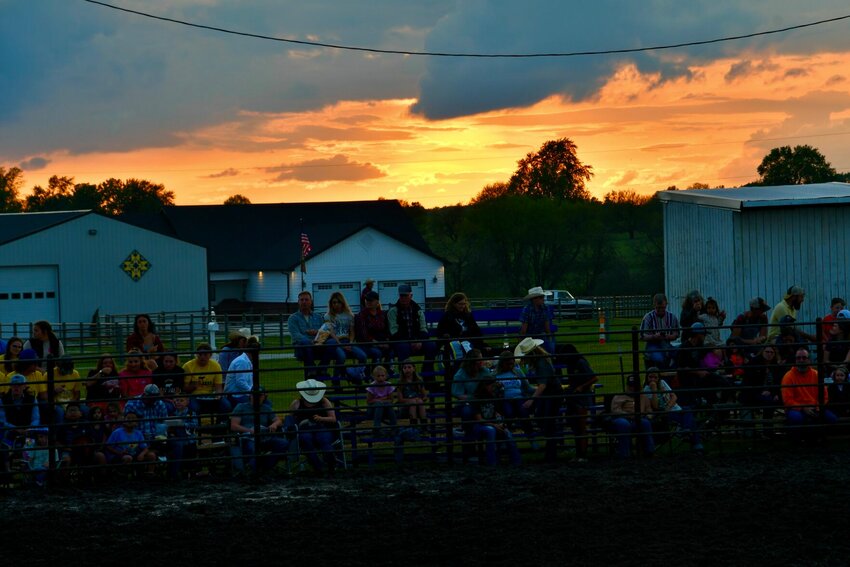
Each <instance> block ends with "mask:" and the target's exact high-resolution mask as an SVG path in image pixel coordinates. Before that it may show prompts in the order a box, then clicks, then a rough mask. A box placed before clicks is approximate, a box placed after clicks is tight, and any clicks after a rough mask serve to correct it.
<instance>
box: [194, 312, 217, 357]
mask: <svg viewBox="0 0 850 567" xmlns="http://www.w3.org/2000/svg"><path fill="white" fill-rule="evenodd" d="M195 344H196V343H195V314H194V313H189V348H190V349H191V348H195ZM213 348H214V347H213Z"/></svg>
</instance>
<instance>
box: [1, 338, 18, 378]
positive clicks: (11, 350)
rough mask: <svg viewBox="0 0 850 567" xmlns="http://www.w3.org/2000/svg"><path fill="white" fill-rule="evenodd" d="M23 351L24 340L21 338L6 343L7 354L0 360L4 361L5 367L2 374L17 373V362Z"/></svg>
mask: <svg viewBox="0 0 850 567" xmlns="http://www.w3.org/2000/svg"><path fill="white" fill-rule="evenodd" d="M22 350H24V341H23V339H21V338H20V337H12V338H11V339H9V341H8V342H7V343H6V352H4V353H3V355H2V356H0V360H2V361H3V366H2V367H0V373H2V374H12V373H13V372H14V371H15V361H16V360H18V357H19V356H20V354H21V351H22Z"/></svg>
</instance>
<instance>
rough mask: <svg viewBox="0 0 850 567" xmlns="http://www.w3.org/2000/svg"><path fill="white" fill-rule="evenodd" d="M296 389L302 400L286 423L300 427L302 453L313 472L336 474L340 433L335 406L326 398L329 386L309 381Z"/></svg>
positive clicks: (296, 402)
mask: <svg viewBox="0 0 850 567" xmlns="http://www.w3.org/2000/svg"><path fill="white" fill-rule="evenodd" d="M295 388H296V389H297V390H298V394H299V397H297V398H295V399H294V400H292V404H290V406H289V412H290V415H289V416H287V418H286V421H287V423H293V424H295V425H296V426H297V428H298V443H299V445H300V449H301V452H302V453H303V454H305V455H306V456H307V461H308V462H309V463H310V466H312V467H313V470H315V471H316V472H318V473H322V472H325V471H327V472H328V473H330V474H333V472H334V469H335V468H336V455H334V450H333V443H334V440H335V439H336V436H337V435H338V431H337V424H336V412H335V411H334V406H333V403H331V401H330V400H329V399H327V398H326V397H325V389H326V387H325V384H324V383H323V382H320V381H318V380H315V379H313V378H309V379H307V380H304V381H303V382H298V384H296V385H295ZM320 456H321V457H322V458H320ZM322 461H324V462H322Z"/></svg>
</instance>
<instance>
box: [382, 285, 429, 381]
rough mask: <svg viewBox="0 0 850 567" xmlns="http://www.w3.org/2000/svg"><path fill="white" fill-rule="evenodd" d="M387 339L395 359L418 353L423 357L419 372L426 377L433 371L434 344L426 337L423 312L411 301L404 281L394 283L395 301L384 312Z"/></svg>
mask: <svg viewBox="0 0 850 567" xmlns="http://www.w3.org/2000/svg"><path fill="white" fill-rule="evenodd" d="M387 321H388V322H389V325H390V338H391V339H392V340H393V341H395V342H394V343H393V345H392V347H393V350H394V351H395V353H396V356H397V357H398V359H399V360H404V359H406V358H410V357H411V356H415V355H419V354H421V355H422V356H423V357H424V361H423V363H422V373H423V374H425V375H426V376H430V375H431V373H432V372H433V371H434V358H435V357H436V356H437V345H436V343H434V341H431V340H429V338H428V337H429V335H428V325H427V323H426V321H425V312H424V311H423V310H422V308H421V307H420V306H419V304H418V303H416V302H415V301H413V290H412V289H411V287H410V286H409V285H407V284H401V285H400V286H398V302H396V304H395V305H393V306H392V307H391V308H390V310H389V311H387Z"/></svg>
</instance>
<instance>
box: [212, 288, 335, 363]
mask: <svg viewBox="0 0 850 567" xmlns="http://www.w3.org/2000/svg"><path fill="white" fill-rule="evenodd" d="M322 323H324V319H323V317H322V316H321V315H320V314H318V313H316V312H315V311H313V296H312V295H311V294H310V292H309V291H302V292H301V293H299V294H298V311H296V312H295V313H293V314H292V315H290V316H289V319H287V323H286V326H287V328H288V329H289V336H290V337H292V345H293V346H294V347H295V358H297V359H298V360H300V361H301V362H303V363H304V376H306V377H308V378H309V377H314V376H318V375H324V374H327V373H328V370H327V369H328V365H329V364H330V359H331V357H332V356H333V354H334V349H333V348H325V347H323V346H316V345H315V340H316V334H317V333H318V332H319V327H321V326H322ZM222 368H223V367H222Z"/></svg>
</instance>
